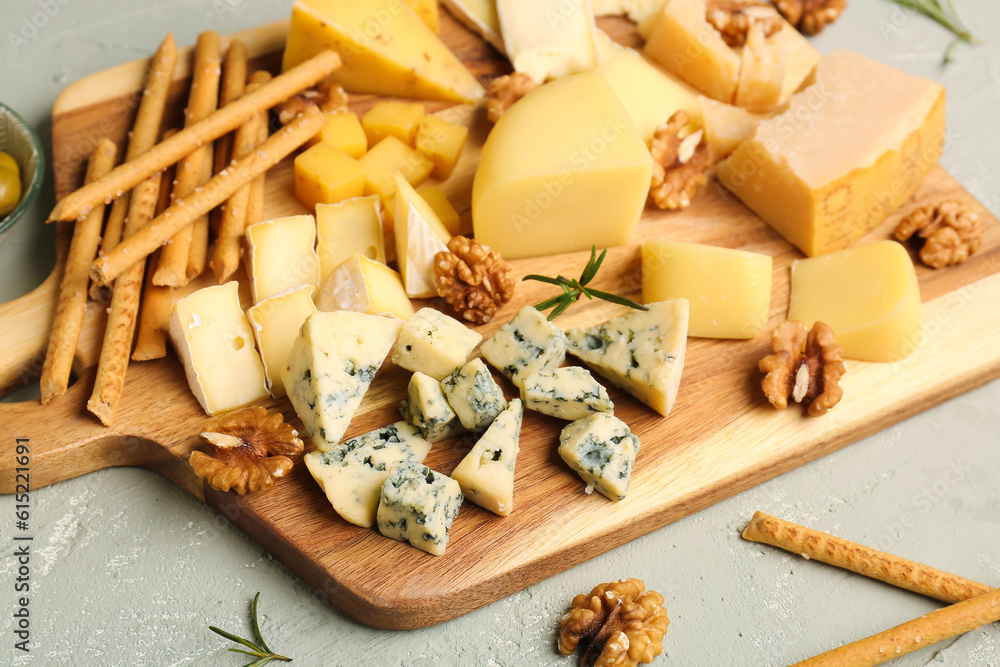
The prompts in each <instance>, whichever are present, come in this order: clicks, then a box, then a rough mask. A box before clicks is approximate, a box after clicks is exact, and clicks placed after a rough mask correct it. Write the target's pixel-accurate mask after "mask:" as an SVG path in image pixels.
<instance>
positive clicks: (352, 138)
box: [309, 111, 368, 160]
mask: <svg viewBox="0 0 1000 667" xmlns="http://www.w3.org/2000/svg"><path fill="white" fill-rule="evenodd" d="M326 117H327V119H328V122H327V124H326V126H325V127H324V128H323V129H322V130H320V131H319V134H317V135H316V136H315V137H313V138H312V139H310V140H309V145H310V146H312V145H314V144H318V143H319V142H321V141H322V142H323V143H325V144H330V145H331V146H333V147H334V148H336V149H337V150H338V151H343V152H344V153H347V154H348V155H350V156H351V157H352V158H354V159H355V160H357V159H358V158H359V157H361V156H362V155H364V154H365V151H367V150H368V139H367V138H366V137H365V131H364V129H363V128H362V127H361V121H360V120H358V115H357V114H356V113H352V112H350V111H334V112H331V113H328V114H327V115H326Z"/></svg>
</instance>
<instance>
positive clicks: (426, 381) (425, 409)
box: [400, 372, 462, 442]
mask: <svg viewBox="0 0 1000 667" xmlns="http://www.w3.org/2000/svg"><path fill="white" fill-rule="evenodd" d="M404 402H405V403H406V407H405V408H402V407H401V408H400V414H402V415H403V418H404V419H406V421H408V422H410V423H411V424H413V425H414V426H416V427H417V428H418V429H420V433H421V435H423V437H424V438H426V439H427V440H429V441H431V442H440V441H441V440H444V439H446V438H450V437H452V436H453V435H457V434H458V433H459V432H460V431H461V430H462V425H461V423H460V422H459V421H458V415H456V414H455V411H454V410H452V409H451V406H450V405H448V399H447V398H445V396H444V392H443V391H441V382H440V381H438V380H435V379H434V378H432V377H431V376H430V375H426V374H424V373H419V372H418V373H414V374H413V376H412V377H411V378H410V384H409V385H408V386H407V398H406V400H405V401H404Z"/></svg>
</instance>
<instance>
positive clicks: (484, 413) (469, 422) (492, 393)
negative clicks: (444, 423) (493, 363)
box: [410, 357, 507, 432]
mask: <svg viewBox="0 0 1000 667" xmlns="http://www.w3.org/2000/svg"><path fill="white" fill-rule="evenodd" d="M441 390H442V391H443V392H444V395H445V398H447V399H448V405H450V406H451V407H452V409H453V410H454V411H455V414H457V415H458V420H459V421H460V422H461V423H462V426H464V427H465V428H467V429H468V430H470V431H474V432H479V431H485V430H486V427H487V426H489V425H490V424H492V423H493V420H494V419H496V417H497V415H499V414H500V413H501V412H503V410H504V408H506V407H507V400H506V399H505V398H504V397H503V390H502V389H500V385H498V384H497V383H496V380H494V379H493V375H492V374H491V373H490V369H489V368H487V367H486V364H484V363H483V360H482V359H479V358H478V357H477V358H476V359H473V360H472V361H470V362H469V363H467V364H465V365H464V366H462V367H461V368H460V369H458V370H457V371H455V372H454V373H452V374H451V375H449V376H448V377H446V378H445V379H444V380H442V381H441ZM410 409H411V410H412V409H413V405H412V404H411V405H410Z"/></svg>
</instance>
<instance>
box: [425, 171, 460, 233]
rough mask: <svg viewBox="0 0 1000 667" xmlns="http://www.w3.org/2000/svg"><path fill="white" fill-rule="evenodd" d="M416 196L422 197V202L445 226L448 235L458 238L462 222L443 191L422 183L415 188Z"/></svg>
mask: <svg viewBox="0 0 1000 667" xmlns="http://www.w3.org/2000/svg"><path fill="white" fill-rule="evenodd" d="M417 194H419V195H420V196H421V197H423V199H424V201H425V202H427V204H428V205H429V206H430V207H431V208H432V209H434V212H435V213H437V217H438V218H439V219H440V220H441V224H443V225H444V226H445V228H446V229H447V230H448V233H449V234H451V235H452V236H458V235H459V234H461V233H462V222H461V219H460V218H459V216H458V211H456V210H455V207H454V206H452V205H451V202H450V201H448V195H446V194H445V193H444V190H442V189H441V188H439V187H438V186H436V185H431V184H430V183H424V184H423V185H421V186H420V187H419V188H417Z"/></svg>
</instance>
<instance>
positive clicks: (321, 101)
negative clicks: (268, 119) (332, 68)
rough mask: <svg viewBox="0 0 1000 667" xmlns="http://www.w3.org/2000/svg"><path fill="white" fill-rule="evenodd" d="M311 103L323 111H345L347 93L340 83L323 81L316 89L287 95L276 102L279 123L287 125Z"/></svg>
mask: <svg viewBox="0 0 1000 667" xmlns="http://www.w3.org/2000/svg"><path fill="white" fill-rule="evenodd" d="M311 105H316V106H318V107H319V110H320V111H322V112H324V113H329V112H333V111H347V93H346V92H344V87H343V86H341V85H340V84H336V83H332V82H329V81H324V82H323V83H320V84H319V85H318V86H316V90H303V91H302V92H301V93H299V94H298V95H293V96H291V97H289V98H288V99H287V100H285V101H284V102H281V103H280V104H278V106H276V107H275V111H277V112H278V120H279V121H280V122H281V124H282V125H288V124H289V123H291V122H292V121H293V120H295V119H296V118H298V117H299V114H301V113H302V112H304V111H305V110H306V109H307V108H309V107H310V106H311Z"/></svg>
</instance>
